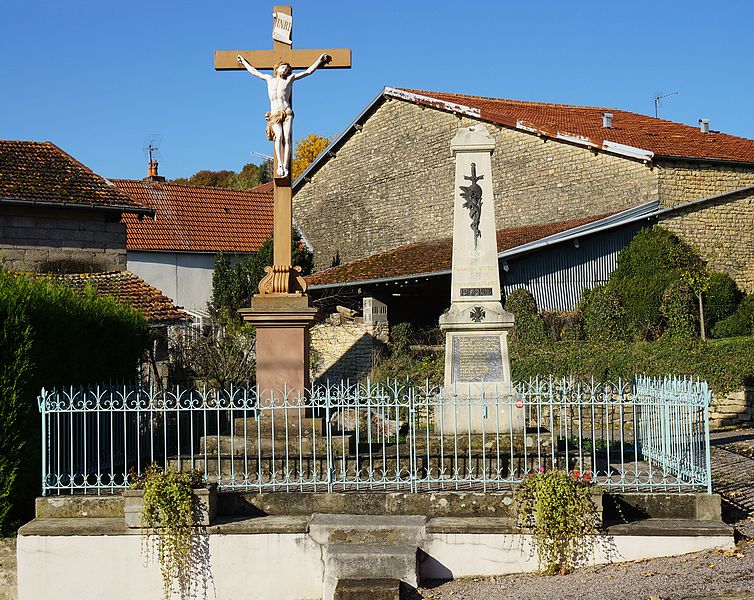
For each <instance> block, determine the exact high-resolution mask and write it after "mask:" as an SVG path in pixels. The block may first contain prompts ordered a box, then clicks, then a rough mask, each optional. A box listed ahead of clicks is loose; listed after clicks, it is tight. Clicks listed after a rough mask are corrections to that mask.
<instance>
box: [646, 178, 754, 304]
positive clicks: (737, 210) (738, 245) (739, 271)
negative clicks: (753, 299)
mask: <svg viewBox="0 0 754 600" xmlns="http://www.w3.org/2000/svg"><path fill="white" fill-rule="evenodd" d="M739 187H740V186H739ZM660 225H661V226H662V227H665V228H666V229H669V230H670V231H672V232H673V233H675V234H676V235H677V236H678V237H680V238H681V239H683V240H685V241H686V242H687V243H689V244H690V245H691V246H693V247H694V249H695V250H696V251H697V252H699V254H700V255H701V256H702V257H703V258H704V259H705V260H707V261H708V264H709V266H710V268H711V269H714V270H715V271H724V272H726V273H728V274H729V275H730V276H731V277H732V278H733V279H734V280H735V281H736V283H737V284H738V286H739V287H740V288H741V289H742V290H744V291H745V292H747V293H752V292H754V192H744V193H740V194H735V195H733V196H729V197H726V198H722V199H720V200H711V201H709V202H704V203H701V204H697V205H694V206H689V207H687V208H682V209H679V210H678V211H677V212H674V213H670V214H669V215H668V216H667V217H665V218H663V219H661V220H660Z"/></svg>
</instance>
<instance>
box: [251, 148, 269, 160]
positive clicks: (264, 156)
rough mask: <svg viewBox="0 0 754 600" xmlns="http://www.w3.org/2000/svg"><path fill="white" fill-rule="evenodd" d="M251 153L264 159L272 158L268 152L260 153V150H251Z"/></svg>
mask: <svg viewBox="0 0 754 600" xmlns="http://www.w3.org/2000/svg"><path fill="white" fill-rule="evenodd" d="M251 153H252V154H253V155H254V156H258V157H259V158H263V159H265V160H269V161H271V160H273V158H272V156H270V155H269V154H262V153H261V152H254V151H253V150H252V152H251Z"/></svg>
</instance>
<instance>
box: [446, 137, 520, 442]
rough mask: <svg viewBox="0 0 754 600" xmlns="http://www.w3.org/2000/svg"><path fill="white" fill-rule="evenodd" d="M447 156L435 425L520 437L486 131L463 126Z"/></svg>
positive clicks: (509, 317) (509, 318) (490, 142)
mask: <svg viewBox="0 0 754 600" xmlns="http://www.w3.org/2000/svg"><path fill="white" fill-rule="evenodd" d="M450 149H451V152H452V153H453V155H454V157H455V161H456V172H455V192H454V200H453V267H452V272H451V295H450V302H451V305H450V309H449V310H448V312H447V313H445V314H443V315H442V316H441V317H440V327H441V328H442V329H443V330H444V331H445V386H444V389H443V394H442V397H443V401H442V405H441V406H438V408H437V409H436V412H435V416H434V419H435V425H436V426H437V428H438V429H439V430H441V431H442V433H445V434H450V433H454V432H455V433H468V432H471V433H481V432H482V431H484V432H489V433H494V432H507V431H510V430H511V428H513V430H514V431H520V429H521V427H522V424H523V419H524V414H523V410H520V409H518V408H516V407H515V405H512V404H511V402H510V398H511V391H512V389H511V369H510V360H509V358H508V332H509V331H510V329H511V328H512V327H513V315H512V314H511V313H509V312H506V311H505V310H503V306H502V304H501V302H500V297H501V296H500V273H499V268H498V261H497V232H496V229H495V202H494V198H493V194H492V167H491V160H490V159H491V156H492V152H493V150H494V149H495V140H494V139H493V138H492V136H491V135H490V134H489V132H488V131H487V129H486V127H485V126H484V125H481V124H480V125H473V126H471V127H462V128H460V129H459V130H458V132H457V133H456V135H455V137H454V138H453V140H452V141H451V143H450ZM511 415H512V416H511Z"/></svg>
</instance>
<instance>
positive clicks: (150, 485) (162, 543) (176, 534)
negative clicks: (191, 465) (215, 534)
mask: <svg viewBox="0 0 754 600" xmlns="http://www.w3.org/2000/svg"><path fill="white" fill-rule="evenodd" d="M204 485H205V482H204V478H203V477H202V475H201V474H200V473H199V472H198V471H190V472H186V473H178V472H177V471H172V470H163V469H162V468H160V467H158V466H157V465H152V466H150V467H147V468H146V469H145V470H144V472H143V473H142V474H141V475H140V476H139V477H137V478H135V481H134V482H133V483H132V484H131V488H132V489H137V490H138V489H140V490H144V508H143V509H142V514H141V522H142V527H143V528H144V538H143V539H144V550H145V554H146V557H147V560H154V559H155V558H157V560H158V562H159V564H160V574H161V575H162V584H163V597H164V598H165V600H168V599H169V598H170V595H171V592H172V590H173V587H174V586H176V587H177V591H178V593H179V595H180V597H181V598H186V597H190V596H191V592H192V577H191V574H192V564H193V559H194V546H195V540H194V532H193V527H194V525H195V524H196V523H197V522H198V520H199V516H200V510H201V508H200V505H199V501H198V499H197V497H196V496H195V495H194V493H193V491H192V490H194V489H196V488H201V487H204Z"/></svg>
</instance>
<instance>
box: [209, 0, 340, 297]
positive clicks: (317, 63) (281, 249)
mask: <svg viewBox="0 0 754 600" xmlns="http://www.w3.org/2000/svg"><path fill="white" fill-rule="evenodd" d="M272 14H273V33H272V38H273V48H272V50H217V51H215V70H217V71H230V70H233V71H236V70H244V69H245V70H247V71H248V72H249V73H251V74H252V75H254V76H256V77H259V78H260V79H264V80H265V81H266V82H267V90H268V93H269V97H270V112H269V113H267V116H266V119H267V137H268V139H270V140H271V141H274V142H275V160H274V165H273V171H274V174H273V178H274V185H275V188H274V190H275V191H274V226H273V247H274V254H273V257H274V258H273V265H272V266H268V267H265V271H266V273H267V274H266V275H265V276H264V277H263V278H262V280H261V281H260V282H259V294H260V295H263V296H266V295H275V296H279V295H291V294H293V295H299V296H300V295H302V294H303V293H304V292H305V291H306V282H305V281H304V278H303V277H301V268H300V267H293V266H291V228H292V224H293V204H292V193H291V176H290V165H291V147H292V139H293V137H292V136H293V128H292V125H293V117H294V115H293V98H292V87H293V82H294V81H296V80H298V79H301V78H302V77H306V76H307V75H310V74H311V73H313V72H314V71H315V70H316V69H318V68H329V69H333V68H340V69H347V68H350V67H351V50H350V49H348V48H335V49H326V50H294V49H293V39H292V31H293V18H292V11H291V7H290V6H276V7H274V9H273V13H272ZM300 68H305V69H306V70H305V71H303V72H299V73H294V72H293V69H300ZM264 69H272V70H273V73H272V75H267V74H264V73H261V72H260V71H259V70H264Z"/></svg>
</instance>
